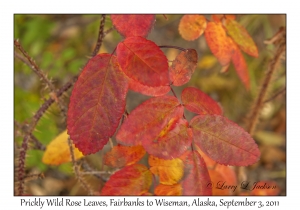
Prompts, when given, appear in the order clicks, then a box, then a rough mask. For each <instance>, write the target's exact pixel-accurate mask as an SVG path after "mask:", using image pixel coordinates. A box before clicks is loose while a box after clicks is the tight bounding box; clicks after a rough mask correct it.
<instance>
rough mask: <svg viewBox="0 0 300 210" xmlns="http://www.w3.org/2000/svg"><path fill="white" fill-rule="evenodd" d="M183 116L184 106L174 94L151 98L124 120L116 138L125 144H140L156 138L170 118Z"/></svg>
mask: <svg viewBox="0 0 300 210" xmlns="http://www.w3.org/2000/svg"><path fill="white" fill-rule="evenodd" d="M182 116H183V106H181V104H180V102H179V101H178V99H177V98H175V97H174V96H168V95H165V96H159V97H155V98H150V99H148V100H147V101H145V102H144V103H142V104H140V105H139V106H138V107H136V108H135V109H134V110H133V111H132V112H131V113H130V114H129V115H128V117H127V118H126V119H125V120H124V123H123V124H122V125H121V127H120V129H119V131H118V133H117V135H116V138H117V141H118V142H119V143H121V144H124V145H140V144H141V141H151V140H153V139H156V138H157V137H158V135H159V133H160V132H161V131H162V130H163V128H165V127H166V125H167V124H168V123H169V122H170V120H174V119H179V118H181V117H182Z"/></svg>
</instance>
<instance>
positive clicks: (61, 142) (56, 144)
mask: <svg viewBox="0 0 300 210" xmlns="http://www.w3.org/2000/svg"><path fill="white" fill-rule="evenodd" d="M68 137H69V135H68V134H67V130H65V131H64V132H62V133H61V134H59V135H58V136H57V137H56V138H55V139H53V140H52V141H51V142H50V144H49V145H48V146H47V148H46V151H45V153H44V156H43V159H42V161H43V163H45V164H49V165H60V164H62V163H67V162H70V161H71V154H70V149H69V145H68ZM72 146H73V151H74V156H75V160H78V159H79V158H81V157H83V154H82V153H81V152H80V151H79V150H78V149H77V148H75V146H74V144H73V145H72Z"/></svg>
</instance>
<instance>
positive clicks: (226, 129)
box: [49, 15, 260, 195]
mask: <svg viewBox="0 0 300 210" xmlns="http://www.w3.org/2000/svg"><path fill="white" fill-rule="evenodd" d="M111 20H112V24H113V26H114V27H115V29H116V30H117V31H118V32H119V33H120V34H121V35H122V36H123V37H124V39H123V40H122V41H121V42H119V43H118V44H117V46H116V50H115V51H114V52H113V53H112V54H107V53H101V54H98V55H96V56H94V57H93V58H91V59H90V60H89V62H88V63H87V64H86V66H85V67H84V69H83V71H82V72H81V74H80V76H79V78H78V81H77V82H76V83H75V85H74V88H73V91H72V95H71V98H70V104H69V109H68V114H67V132H68V134H69V135H70V138H71V139H72V141H73V143H74V145H75V147H76V148H78V150H79V151H80V152H82V154H83V155H89V154H93V153H96V152H98V151H100V150H102V149H103V147H104V146H105V145H106V144H107V143H108V141H109V140H110V138H115V139H116V142H117V143H118V144H117V145H115V146H114V147H113V148H112V149H111V151H109V152H107V153H106V154H105V156H104V160H103V161H104V164H106V165H107V166H110V167H112V168H118V169H119V170H117V171H116V172H115V173H114V174H113V175H111V176H110V179H109V180H108V181H107V182H106V183H105V185H104V187H103V188H102V190H101V192H100V194H101V195H149V194H152V193H154V195H212V194H214V195H218V194H220V192H215V191H212V189H209V188H207V183H209V182H211V181H212V180H216V179H227V181H228V182H229V183H236V177H235V175H234V172H233V170H232V168H230V167H229V166H228V165H230V166H248V165H251V164H254V163H256V162H257V161H258V160H259V158H260V151H259V149H258V146H257V145H256V143H255V141H254V140H253V139H252V137H251V136H250V135H249V134H248V133H247V132H246V131H245V130H244V129H243V128H242V127H240V126H239V125H237V124H236V123H234V122H232V121H230V120H229V119H227V118H226V117H224V115H223V110H222V106H221V104H219V103H218V102H216V101H215V100H213V99H212V98H211V97H210V96H209V95H207V94H206V93H204V92H203V91H201V90H199V89H197V88H195V87H186V88H184V89H183V91H182V93H181V96H179V97H177V96H176V95H175V93H174V92H173V89H172V86H182V85H184V84H186V83H188V81H189V80H190V79H191V77H192V75H193V73H194V71H195V69H196V66H197V63H198V53H197V51H196V50H194V49H182V51H181V52H179V53H178V55H177V57H176V58H175V60H173V61H172V62H171V63H170V64H169V62H168V59H167V57H166V56H165V54H164V52H163V51H162V50H161V48H160V46H158V45H157V44H156V43H154V42H153V41H151V40H148V39H147V38H146V37H147V35H148V33H150V31H151V29H152V28H153V27H154V24H155V15H111ZM179 33H180V34H181V36H182V37H183V38H184V39H186V40H195V39H197V38H198V37H199V36H201V35H202V34H204V36H205V39H206V42H207V45H208V47H209V48H210V50H211V52H212V53H213V55H214V56H215V57H216V58H217V59H218V61H219V62H220V64H221V65H222V66H223V67H224V68H228V66H229V65H230V63H231V62H232V63H233V65H234V67H235V69H236V71H237V74H238V75H239V77H240V79H241V81H242V82H243V84H244V85H245V87H246V89H249V87H250V82H249V76H248V69H247V64H246V62H245V60H244V58H243V55H242V53H241V51H243V52H245V53H247V54H249V55H251V56H253V57H257V56H258V51H257V47H256V45H255V44H254V42H253V40H252V39H251V37H250V36H249V34H248V33H247V31H246V29H245V28H244V27H242V26H241V25H240V24H239V23H238V22H237V21H236V20H235V16H230V15H229V16H226V15H213V16H212V18H211V20H207V19H206V18H205V17H204V16H203V15H184V16H183V17H182V19H181V21H180V23H179ZM128 90H133V91H136V92H139V93H141V94H144V95H148V96H152V97H151V98H150V99H148V100H146V101H145V102H143V103H142V104H140V105H138V106H137V107H136V108H135V109H134V110H133V111H132V112H131V113H129V114H128V112H127V110H126V100H125V99H126V95H127V92H128ZM184 109H186V110H188V111H191V112H193V113H195V114H196V116H195V117H194V118H193V119H191V120H190V121H188V120H187V119H186V118H185V115H184ZM146 153H147V158H148V165H149V166H147V165H143V164H141V163H140V162H139V161H140V160H141V159H142V158H143V157H145V154H146ZM80 157H81V156H80ZM49 164H51V163H49ZM52 164H53V163H52ZM212 164H213V165H214V166H216V165H217V166H218V167H216V168H214V169H212V168H211V167H210V166H212ZM224 171H226V172H225V173H227V174H231V175H230V176H228V177H224V176H223V175H222V173H223V172H224ZM154 179H158V180H159V181H158V183H156V182H154V181H153V180H154ZM153 184H154V191H153V192H150V191H149V190H150V187H151V186H152V185H153Z"/></svg>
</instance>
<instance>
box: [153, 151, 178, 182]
mask: <svg viewBox="0 0 300 210" xmlns="http://www.w3.org/2000/svg"><path fill="white" fill-rule="evenodd" d="M148 161H149V165H150V166H151V168H150V171H151V172H152V173H153V174H155V175H158V176H159V182H160V183H161V184H165V185H173V184H176V183H177V182H178V181H179V180H180V179H181V178H182V177H183V162H182V160H181V159H179V158H174V159H172V160H164V159H160V158H157V157H154V156H153V155H149V159H148Z"/></svg>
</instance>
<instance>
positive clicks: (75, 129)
mask: <svg viewBox="0 0 300 210" xmlns="http://www.w3.org/2000/svg"><path fill="white" fill-rule="evenodd" d="M127 90H128V81H127V79H126V77H125V75H124V74H123V72H122V71H121V70H120V68H119V65H118V62H117V60H116V57H115V56H112V55H110V54H99V55H97V56H95V57H93V58H92V59H90V60H89V62H88V64H87V65H86V66H85V67H84V69H83V71H82V73H81V74H80V76H79V78H78V80H77V82H76V83H75V85H74V88H73V91H72V95H71V98H70V104H69V110H68V118H67V128H68V134H69V135H70V138H71V139H72V140H73V142H74V144H75V146H76V147H77V148H78V149H79V150H80V151H81V152H82V153H83V154H85V155H87V154H91V153H95V152H97V151H99V150H101V149H102V148H103V146H104V145H105V144H106V143H107V141H108V138H109V137H111V136H112V135H113V134H114V133H115V131H116V128H117V127H118V125H119V122H120V119H121V117H122V115H123V113H124V110H125V97H126V93H127Z"/></svg>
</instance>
